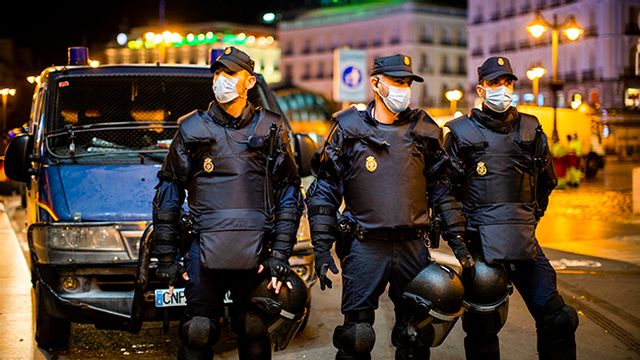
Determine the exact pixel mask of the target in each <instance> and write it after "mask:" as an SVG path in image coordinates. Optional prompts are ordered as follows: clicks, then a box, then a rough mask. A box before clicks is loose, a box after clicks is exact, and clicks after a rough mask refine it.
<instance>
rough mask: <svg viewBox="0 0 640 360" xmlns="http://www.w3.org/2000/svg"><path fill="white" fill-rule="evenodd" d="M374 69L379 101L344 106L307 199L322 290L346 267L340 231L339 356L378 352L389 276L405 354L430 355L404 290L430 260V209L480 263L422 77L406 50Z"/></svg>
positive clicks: (465, 261) (400, 352) (462, 254)
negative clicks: (421, 103)
mask: <svg viewBox="0 0 640 360" xmlns="http://www.w3.org/2000/svg"><path fill="white" fill-rule="evenodd" d="M370 75H371V76H370V83H371V87H372V89H373V92H374V97H375V99H374V101H372V102H371V103H370V104H369V105H368V106H367V108H366V110H364V111H357V110H356V109H355V108H349V109H346V110H343V111H342V112H339V113H337V115H336V116H335V121H336V122H337V124H336V125H335V126H334V127H333V129H332V130H331V132H330V134H329V136H328V139H327V141H326V142H325V145H324V147H323V148H322V150H321V151H320V152H319V153H316V155H317V156H316V158H315V160H316V161H315V162H314V163H313V170H314V174H315V175H316V180H315V181H314V182H313V183H312V184H311V185H310V187H309V190H308V192H307V206H308V211H309V221H310V226H311V239H312V242H313V246H314V253H315V266H316V272H317V273H318V277H319V280H320V286H321V289H323V290H324V289H325V287H329V288H331V286H332V281H331V279H329V277H328V276H327V272H328V271H331V272H333V273H335V274H337V273H338V269H337V267H336V265H335V263H334V260H333V257H332V255H331V252H330V251H331V248H332V246H333V244H334V242H335V241H336V238H337V237H338V235H339V234H340V235H341V236H340V237H339V238H340V239H339V240H338V242H337V243H336V253H337V255H338V257H339V258H340V263H341V267H342V281H343V282H342V285H343V293H342V305H341V311H342V313H343V314H344V324H343V325H340V326H338V327H336V329H335V332H334V335H333V343H334V346H335V347H337V349H338V352H337V355H336V359H370V358H371V355H370V352H371V350H372V348H373V345H374V341H375V334H374V331H373V327H372V325H373V323H374V310H375V309H376V308H377V307H378V299H379V297H380V295H382V293H383V292H384V291H385V288H386V286H387V284H389V283H390V289H389V297H390V298H391V300H392V301H393V303H394V305H395V315H396V322H395V326H394V328H393V334H392V342H393V344H394V346H395V347H396V349H397V350H396V358H397V359H408V358H412V359H413V358H416V359H427V358H429V352H430V350H429V346H428V345H425V344H424V343H422V344H418V343H415V342H410V341H409V336H408V329H407V325H408V323H409V321H410V318H411V316H412V314H411V310H410V309H409V307H408V306H406V304H405V302H404V301H403V299H402V293H403V290H404V289H405V287H406V285H407V284H408V283H409V282H410V281H411V280H412V279H413V278H414V277H415V276H416V275H417V274H418V273H419V272H420V271H421V270H422V269H423V268H425V267H426V266H427V265H429V264H430V260H429V253H428V250H427V248H426V246H425V233H426V231H427V224H428V217H429V207H432V208H435V209H436V210H437V211H438V212H439V213H441V215H442V217H443V218H444V220H445V221H444V222H445V224H446V226H445V238H446V239H448V240H449V243H450V245H451V246H452V247H453V248H454V252H455V254H456V256H457V258H458V259H459V260H460V262H461V263H462V265H463V266H470V265H471V264H472V261H473V260H472V258H471V256H470V255H469V253H468V252H467V250H466V248H465V244H464V242H463V241H462V239H463V236H464V226H463V225H464V218H463V217H462V215H461V209H460V207H459V206H458V205H457V203H456V202H455V199H454V198H453V197H452V195H450V186H449V183H448V182H447V178H446V176H445V171H446V168H447V167H446V162H447V157H446V155H445V152H444V150H443V148H442V146H441V139H442V138H441V136H442V132H441V129H440V128H439V127H438V125H437V124H436V123H435V122H434V121H433V119H431V117H429V115H427V113H426V112H424V111H423V110H419V109H411V108H409V101H410V96H411V88H410V86H411V84H412V82H413V81H418V82H422V81H423V79H422V78H421V77H420V76H418V75H416V74H414V73H413V72H412V68H411V59H410V58H409V56H406V55H402V54H397V55H392V56H385V57H379V58H376V59H375V60H374V65H373V69H372V71H371V73H370ZM343 200H344V203H345V205H346V207H345V210H344V211H343V213H342V216H341V217H340V221H339V223H338V219H337V211H338V209H339V208H340V207H341V204H342V201H343ZM338 228H339V229H338Z"/></svg>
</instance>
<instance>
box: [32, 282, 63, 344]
mask: <svg viewBox="0 0 640 360" xmlns="http://www.w3.org/2000/svg"><path fill="white" fill-rule="evenodd" d="M42 292H43V290H42V284H40V283H39V282H38V284H37V285H36V342H37V343H38V347H40V348H42V349H45V350H65V349H68V348H69V338H70V337H71V323H70V322H69V321H66V320H62V319H58V318H54V317H53V316H51V315H49V313H47V309H46V307H45V304H44V298H43V296H42Z"/></svg>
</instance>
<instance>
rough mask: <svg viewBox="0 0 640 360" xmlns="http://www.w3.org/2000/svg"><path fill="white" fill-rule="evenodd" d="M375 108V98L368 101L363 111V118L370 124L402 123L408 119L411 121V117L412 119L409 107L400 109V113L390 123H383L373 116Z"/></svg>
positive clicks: (411, 111)
mask: <svg viewBox="0 0 640 360" xmlns="http://www.w3.org/2000/svg"><path fill="white" fill-rule="evenodd" d="M375 108H376V102H375V100H373V101H371V102H370V103H369V105H367V109H366V110H365V111H364V113H365V116H364V118H365V120H366V121H367V122H368V123H370V124H372V125H402V124H405V123H407V122H409V121H411V119H413V116H412V115H413V110H412V109H410V108H407V109H406V110H404V111H402V112H401V113H400V114H398V117H397V118H396V120H395V121H394V122H393V123H392V124H383V123H381V122H379V121H378V120H376V118H375V117H374V115H375Z"/></svg>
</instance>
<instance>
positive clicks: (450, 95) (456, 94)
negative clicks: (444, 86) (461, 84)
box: [444, 89, 462, 114]
mask: <svg viewBox="0 0 640 360" xmlns="http://www.w3.org/2000/svg"><path fill="white" fill-rule="evenodd" d="M444 97H446V98H447V100H449V101H450V102H451V113H452V114H454V113H455V112H456V109H457V108H458V100H460V99H462V91H460V90H457V89H455V90H449V91H447V92H446V93H444Z"/></svg>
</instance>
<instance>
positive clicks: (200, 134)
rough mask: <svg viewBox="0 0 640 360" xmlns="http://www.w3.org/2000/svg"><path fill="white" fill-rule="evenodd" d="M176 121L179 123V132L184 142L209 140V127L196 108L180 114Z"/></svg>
mask: <svg viewBox="0 0 640 360" xmlns="http://www.w3.org/2000/svg"><path fill="white" fill-rule="evenodd" d="M178 123H179V124H180V130H179V131H180V134H181V135H182V139H183V140H184V142H185V143H192V142H203V141H204V142H208V141H209V140H210V134H211V129H209V127H208V124H207V121H206V120H205V118H204V117H203V116H202V115H201V114H200V113H199V112H198V110H194V111H192V112H190V113H188V114H186V115H184V116H182V117H181V118H180V119H178Z"/></svg>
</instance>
